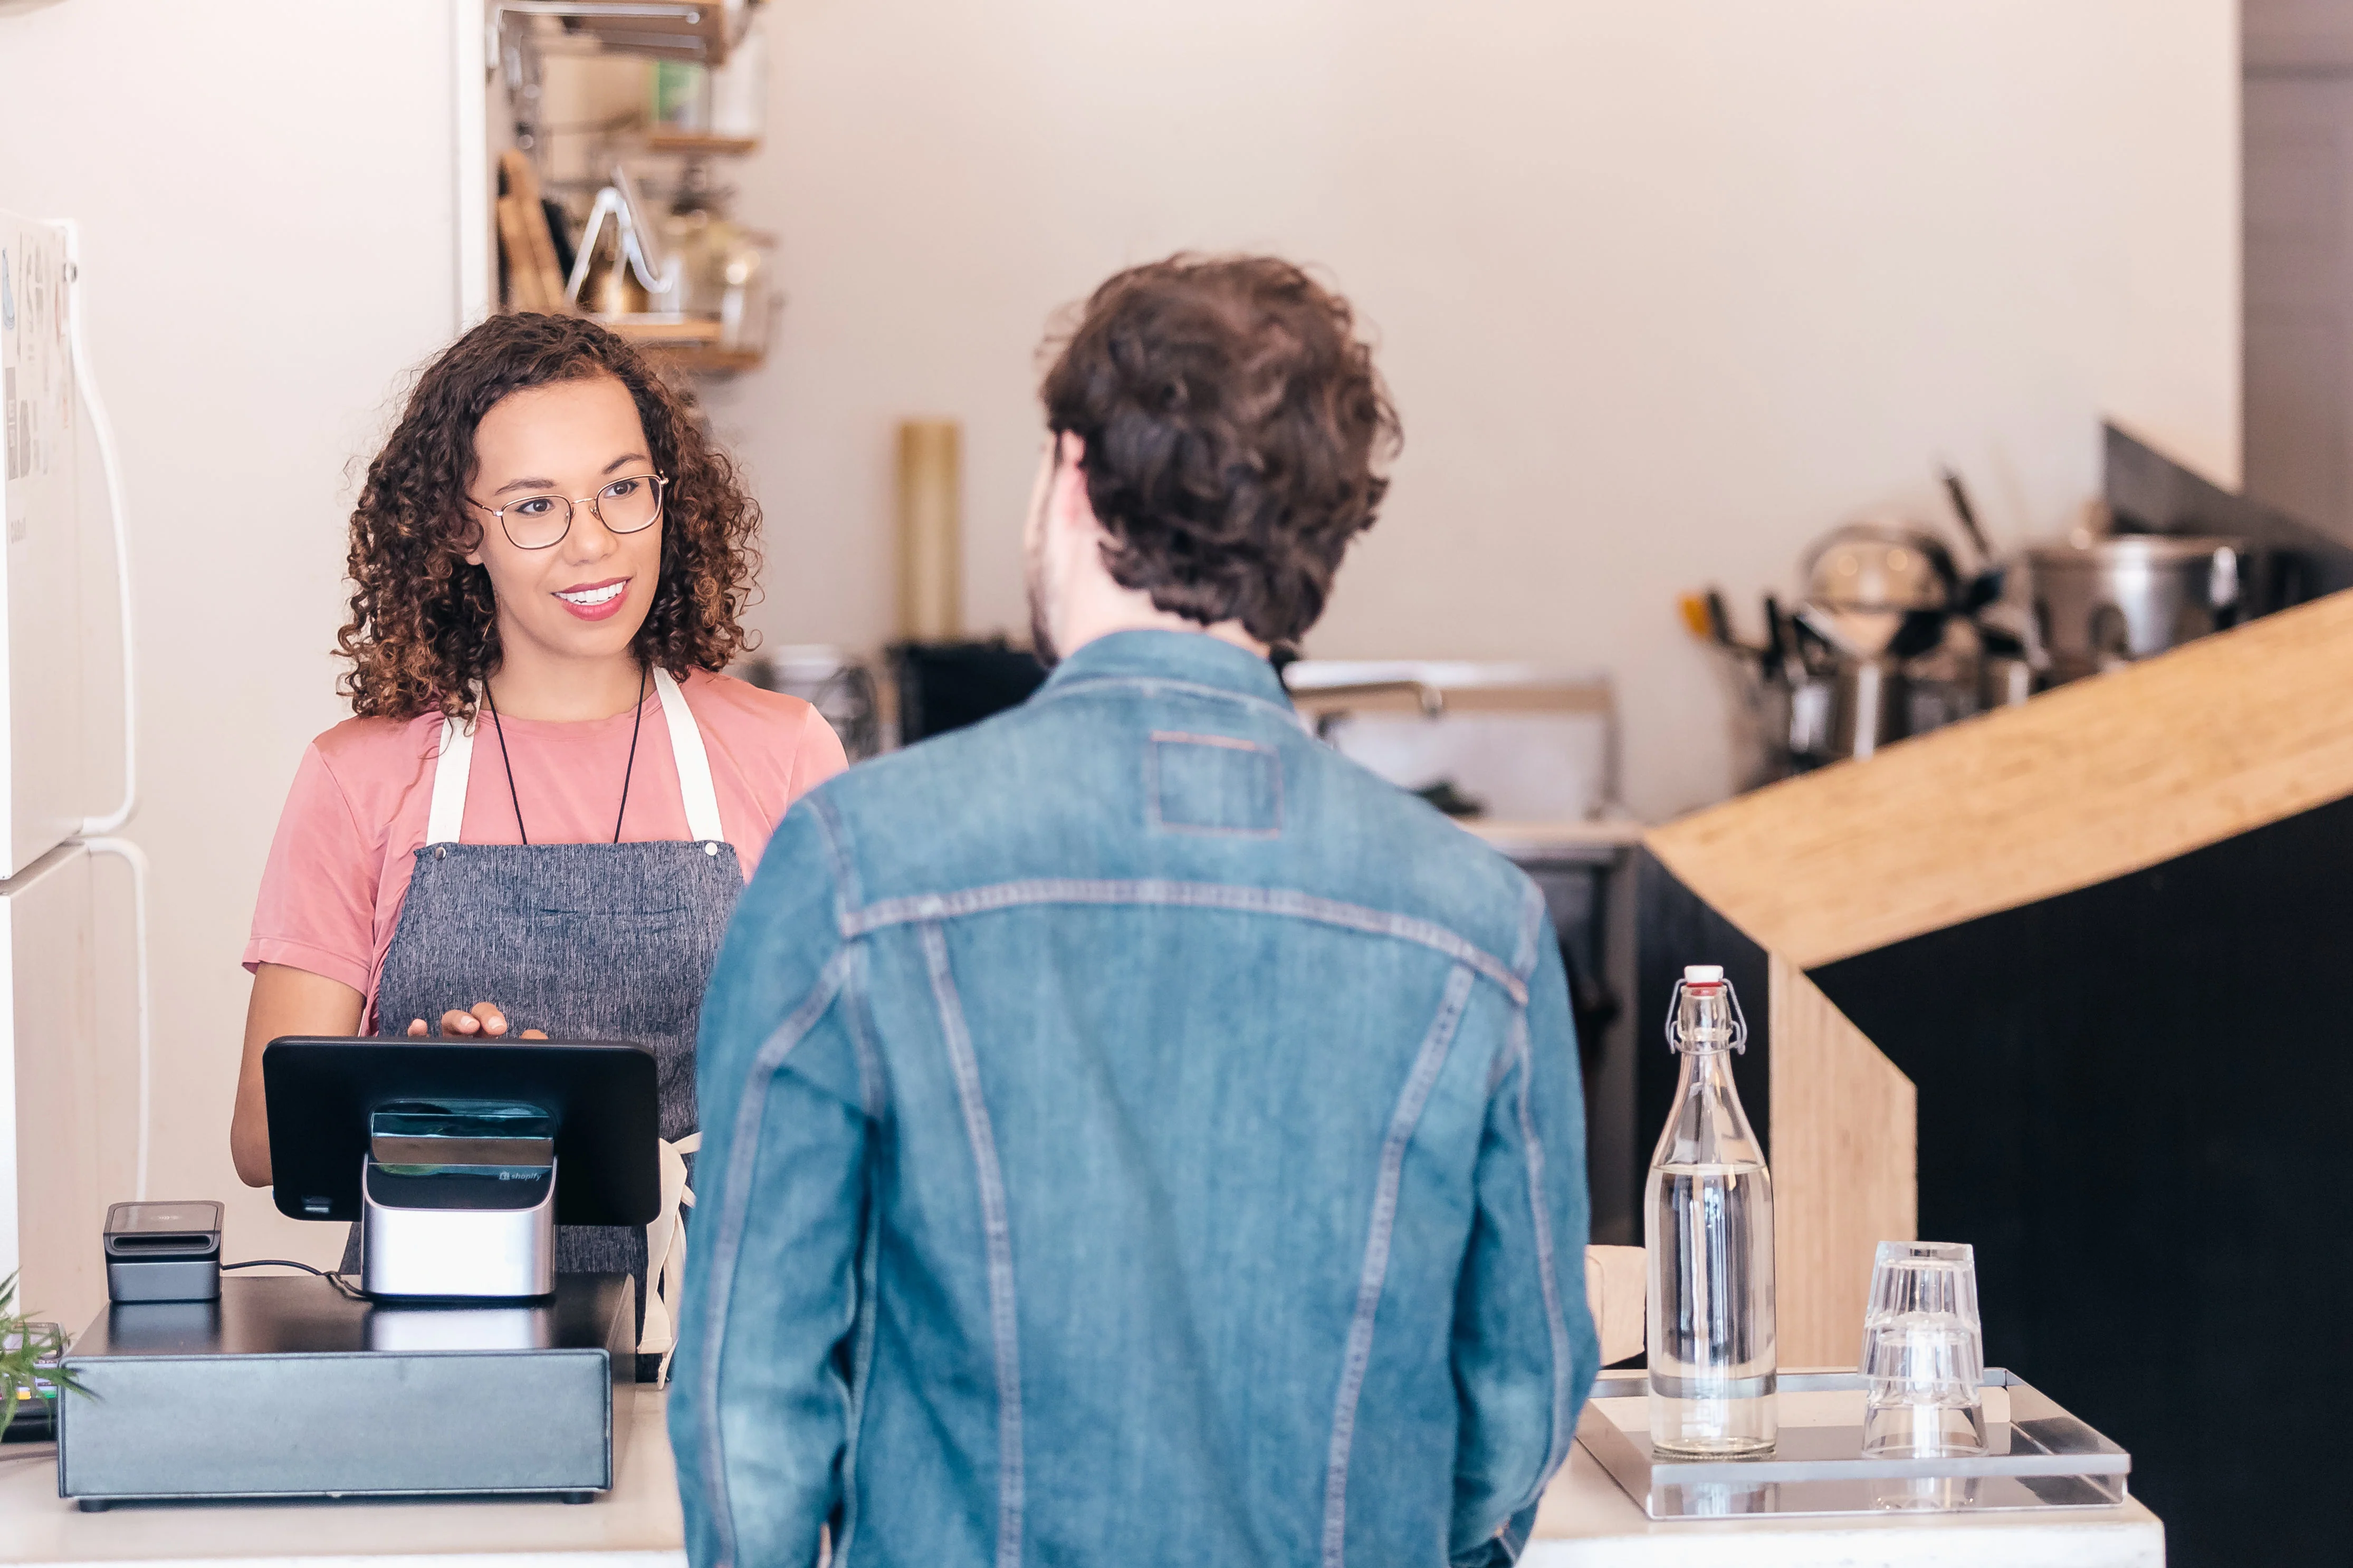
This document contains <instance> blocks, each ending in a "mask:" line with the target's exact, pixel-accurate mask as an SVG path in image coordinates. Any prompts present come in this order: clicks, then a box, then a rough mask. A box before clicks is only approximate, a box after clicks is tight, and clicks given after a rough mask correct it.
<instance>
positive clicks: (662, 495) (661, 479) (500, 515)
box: [466, 468, 670, 550]
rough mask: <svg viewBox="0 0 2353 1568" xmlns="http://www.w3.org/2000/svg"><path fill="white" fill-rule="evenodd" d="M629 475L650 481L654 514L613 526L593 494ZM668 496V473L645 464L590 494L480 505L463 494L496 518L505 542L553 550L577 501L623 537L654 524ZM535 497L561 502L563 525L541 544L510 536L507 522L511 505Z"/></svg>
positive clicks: (565, 534) (568, 531)
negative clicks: (627, 524) (630, 524)
mask: <svg viewBox="0 0 2353 1568" xmlns="http://www.w3.org/2000/svg"><path fill="white" fill-rule="evenodd" d="M631 479H651V480H652V481H653V483H654V514H653V516H651V517H649V518H648V519H646V521H643V522H641V523H639V524H638V526H637V527H635V528H615V527H614V526H613V525H612V524H611V523H609V522H606V521H605V509H604V508H603V507H601V506H599V505H597V504H596V502H597V497H599V496H602V495H603V494H604V493H605V492H606V491H607V490H609V489H612V488H613V487H614V486H615V485H623V484H627V483H628V482H629V481H630V480H631ZM535 500H560V501H562V502H563V503H564V527H563V530H562V531H560V532H558V533H557V534H556V536H555V537H554V538H553V539H551V540H549V541H548V542H546V543H544V544H525V543H524V542H522V540H520V539H517V538H516V537H515V536H514V530H513V529H512V528H509V527H508V526H507V512H508V510H509V509H511V508H513V507H519V506H528V505H529V504H530V503H532V502H533V501H535ZM669 500H670V476H669V475H668V474H665V473H663V472H661V471H660V470H659V469H653V468H649V469H648V470H647V471H646V472H644V473H642V474H622V475H619V476H617V478H614V479H607V480H606V481H605V482H604V483H603V484H601V485H599V486H597V487H596V494H594V495H585V496H517V497H516V498H515V499H514V500H511V501H509V502H507V504H506V505H505V506H482V503H481V502H480V501H478V500H475V499H474V498H473V497H472V496H468V497H467V498H466V504H467V505H468V506H479V507H482V510H484V511H486V512H489V513H490V514H491V516H492V517H494V518H496V519H498V522H499V531H500V532H501V533H503V534H505V535H506V536H507V542H508V543H509V544H512V545H513V546H514V547H515V548H516V549H517V550H553V549H554V548H555V547H556V546H557V545H559V544H561V543H563V542H565V540H566V539H568V538H570V537H571V536H572V524H573V521H574V520H575V519H576V518H577V517H579V515H580V503H581V502H583V501H586V502H587V503H588V510H590V511H591V512H594V513H595V514H596V521H598V522H600V523H604V526H605V531H607V533H611V534H616V535H618V536H619V537H621V538H624V539H626V538H628V536H629V535H630V534H632V533H643V532H644V531H646V530H647V529H649V528H651V527H652V526H653V525H654V524H656V523H658V522H659V521H661V520H662V509H663V508H664V507H665V506H667V505H668V504H669Z"/></svg>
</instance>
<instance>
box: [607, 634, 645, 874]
mask: <svg viewBox="0 0 2353 1568" xmlns="http://www.w3.org/2000/svg"><path fill="white" fill-rule="evenodd" d="M651 668H653V667H652V666H651V665H649V664H640V665H639V666H638V717H637V720H636V721H635V722H633V723H632V724H630V726H629V761H628V766H626V767H624V768H623V769H622V770H621V809H620V810H618V811H617V812H615V813H614V814H613V842H614V843H616V844H618V843H619V842H620V841H621V818H623V817H625V816H628V814H629V775H630V774H631V773H636V772H637V771H638V731H640V730H642V729H644V728H645V727H646V679H647V672H648V671H649V670H650V669H651Z"/></svg>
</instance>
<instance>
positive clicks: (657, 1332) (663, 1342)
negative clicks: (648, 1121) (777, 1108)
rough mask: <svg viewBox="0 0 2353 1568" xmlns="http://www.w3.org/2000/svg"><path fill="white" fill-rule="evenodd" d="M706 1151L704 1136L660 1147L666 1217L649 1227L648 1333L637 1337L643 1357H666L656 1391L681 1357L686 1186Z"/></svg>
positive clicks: (689, 1202)
mask: <svg viewBox="0 0 2353 1568" xmlns="http://www.w3.org/2000/svg"><path fill="white" fill-rule="evenodd" d="M700 1148H702V1133H700V1132H690V1133H688V1134H687V1135H686V1136H685V1137H683V1138H681V1139H680V1140H679V1141H678V1142H675V1143H673V1142H670V1141H669V1140H668V1139H663V1140H662V1141H661V1149H660V1151H659V1152H660V1156H661V1212H660V1213H659V1214H658V1215H655V1216H654V1222H653V1224H651V1225H649V1226H646V1327H645V1331H644V1332H643V1333H642V1334H640V1335H639V1336H638V1353H640V1354H642V1355H658V1356H659V1357H661V1358H662V1359H661V1369H660V1371H659V1372H657V1373H655V1374H654V1383H655V1384H656V1386H659V1385H661V1384H667V1383H668V1382H670V1357H671V1356H672V1355H673V1354H675V1353H676V1352H677V1351H678V1308H679V1301H680V1299H681V1297H683V1296H684V1295H685V1293H686V1226H685V1224H684V1223H683V1222H684V1220H685V1217H686V1216H685V1212H684V1211H686V1210H688V1209H691V1208H692V1207H693V1206H694V1190H693V1189H692V1188H691V1187H689V1186H688V1185H687V1184H686V1157H687V1156H688V1155H689V1154H691V1153H693V1152H695V1151H696V1150H698V1149H700Z"/></svg>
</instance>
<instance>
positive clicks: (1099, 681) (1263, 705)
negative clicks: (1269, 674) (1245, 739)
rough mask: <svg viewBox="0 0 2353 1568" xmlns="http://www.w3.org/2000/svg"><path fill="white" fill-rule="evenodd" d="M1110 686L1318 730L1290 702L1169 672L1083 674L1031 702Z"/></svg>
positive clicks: (1307, 732) (1309, 731) (1040, 691)
mask: <svg viewBox="0 0 2353 1568" xmlns="http://www.w3.org/2000/svg"><path fill="white" fill-rule="evenodd" d="M1106 687H1127V688H1130V689H1134V690H1136V691H1141V692H1144V693H1146V694H1150V693H1154V692H1161V691H1173V692H1177V693H1180V694H1182V695H1185V696H1187V697H1203V698H1208V699H1209V700H1213V701H1219V702H1232V703H1236V704H1239V705H1240V706H1242V707H1246V708H1252V709H1256V710H1260V711H1261V712H1265V713H1270V714H1272V715H1273V716H1274V717H1276V718H1279V719H1281V720H1282V721H1283V722H1284V723H1286V724H1288V725H1290V726H1291V727H1292V728H1293V729H1294V730H1297V731H1300V732H1301V733H1302V734H1303V735H1306V736H1307V737H1308V738H1309V739H1311V740H1312V739H1313V738H1314V730H1313V729H1312V728H1311V727H1310V726H1309V725H1308V722H1307V721H1306V720H1305V719H1304V718H1303V717H1302V716H1301V714H1300V711H1299V710H1298V709H1296V708H1294V707H1293V706H1292V705H1291V704H1290V703H1289V702H1277V701H1275V700H1272V699H1271V698H1266V697H1259V696H1255V695H1253V694H1252V693H1250V692H1248V691H1236V690H1234V689H1232V688H1230V687H1226V686H1212V685H1210V684H1208V682H1206V681H1198V680H1178V679H1172V678H1170V677H1168V676H1165V675H1082V676H1075V677H1073V678H1071V679H1069V680H1066V681H1063V682H1060V684H1057V685H1048V686H1042V687H1040V688H1039V689H1038V692H1037V695H1035V696H1034V697H1032V698H1030V701H1031V702H1059V701H1060V700H1062V699H1063V698H1066V697H1087V696H1096V695H1100V694H1103V689H1104V688H1106Z"/></svg>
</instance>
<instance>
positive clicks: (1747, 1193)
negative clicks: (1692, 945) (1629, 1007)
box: [1642, 964, 1778, 1458]
mask: <svg viewBox="0 0 2353 1568" xmlns="http://www.w3.org/2000/svg"><path fill="white" fill-rule="evenodd" d="M1747 1037H1748V1026H1747V1024H1746V1021H1745V1020H1744V1019H1743V1018H1742V1016H1741V1013H1740V1002H1739V999H1738V998H1737V997H1736V996H1735V995H1734V994H1733V991H1732V986H1731V984H1730V983H1729V982H1727V981H1726V980H1725V978H1724V971H1723V970H1721V969H1719V968H1716V967H1715V966H1714V965H1710V964H1694V965H1693V966H1692V967H1690V968H1688V969H1686V970H1684V971H1683V980H1682V981H1681V982H1680V983H1679V984H1677V985H1676V987H1675V998H1674V1007H1673V1012H1672V1016H1670V1017H1669V1019H1668V1022H1667V1043H1668V1044H1669V1045H1671V1046H1672V1047H1674V1049H1675V1050H1676V1051H1677V1052H1678V1053H1679V1054H1680V1055H1681V1056H1682V1057H1683V1070H1682V1073H1681V1075H1680V1076H1679V1077H1678V1079H1676V1082H1675V1104H1674V1110H1673V1111H1672V1113H1671V1114H1670V1115H1669V1116H1668V1118H1667V1126H1666V1131H1664V1132H1662V1134H1660V1137H1659V1146H1658V1148H1657V1150H1656V1151H1655V1152H1653V1153H1652V1154H1651V1175H1650V1181H1649V1184H1648V1185H1647V1188H1646V1190H1645V1192H1644V1194H1643V1198H1644V1203H1643V1216H1642V1225H1643V1236H1642V1240H1643V1247H1644V1249H1645V1250H1646V1252H1647V1253H1648V1255H1649V1263H1650V1272H1651V1278H1650V1286H1651V1293H1650V1300H1649V1311H1650V1322H1649V1330H1650V1342H1649V1351H1650V1380H1651V1447H1654V1448H1656V1449H1657V1450H1658V1451H1659V1452H1660V1453H1662V1454H1672V1455H1675V1456H1678V1457H1684V1458H1690V1457H1706V1458H1735V1457H1737V1456H1740V1455H1743V1454H1767V1453H1770V1452H1772V1449H1773V1444H1774V1441H1775V1439H1776V1437H1777V1436H1778V1421H1777V1418H1776V1415H1775V1410H1774V1397H1773V1395H1774V1372H1775V1366H1774V1345H1773V1178H1772V1176H1771V1174H1770V1173H1767V1170H1766V1169H1765V1152H1764V1150H1763V1149H1762V1148H1760V1147H1759V1146H1758V1144H1757V1134H1756V1132H1755V1131H1752V1130H1751V1129H1750V1127H1749V1125H1748V1116H1747V1113H1746V1112H1745V1111H1744V1110H1741V1108H1740V1094H1739V1091H1738V1090H1737V1089H1735V1088H1734V1087H1733V1082H1732V1053H1733V1052H1735V1051H1738V1050H1744V1049H1746V1043H1747Z"/></svg>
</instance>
